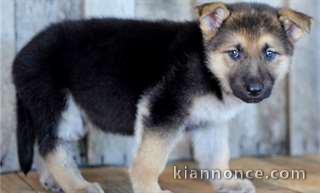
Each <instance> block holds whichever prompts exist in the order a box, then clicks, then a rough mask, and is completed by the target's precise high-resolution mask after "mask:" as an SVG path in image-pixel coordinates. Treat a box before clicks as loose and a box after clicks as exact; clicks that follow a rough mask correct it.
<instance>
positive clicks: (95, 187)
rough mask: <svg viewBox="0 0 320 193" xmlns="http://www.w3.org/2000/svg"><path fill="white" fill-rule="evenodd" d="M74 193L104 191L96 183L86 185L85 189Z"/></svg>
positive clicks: (97, 192) (101, 192) (100, 192)
mask: <svg viewBox="0 0 320 193" xmlns="http://www.w3.org/2000/svg"><path fill="white" fill-rule="evenodd" d="M74 193H104V191H103V189H102V188H101V186H100V185H99V184H98V183H88V185H87V186H86V187H85V188H83V189H81V190H77V191H75V192H74Z"/></svg>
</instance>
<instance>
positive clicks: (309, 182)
mask: <svg viewBox="0 0 320 193" xmlns="http://www.w3.org/2000/svg"><path fill="white" fill-rule="evenodd" d="M231 165H232V168H241V169H244V170H263V172H264V173H265V174H267V175H268V176H269V178H268V179H266V178H264V179H263V181H264V182H265V183H268V184H272V185H275V186H279V187H283V188H287V189H290V190H294V191H298V192H304V193H315V192H317V191H318V190H319V188H320V186H319V182H320V176H319V173H316V172H315V173H313V172H312V173H311V168H308V164H305V165H304V166H303V167H302V168H298V167H296V165H295V163H290V161H288V163H287V164H280V163H279V162H275V161H274V162H270V161H268V160H263V159H256V158H243V159H239V160H235V161H234V162H232V163H231ZM301 169H302V170H306V179H305V180H302V179H300V180H297V179H277V180H276V179H271V178H270V174H271V172H272V171H274V170H278V171H284V170H288V171H291V170H301Z"/></svg>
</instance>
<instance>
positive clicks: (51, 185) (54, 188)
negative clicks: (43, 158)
mask: <svg viewBox="0 0 320 193" xmlns="http://www.w3.org/2000/svg"><path fill="white" fill-rule="evenodd" d="M40 184H41V185H42V187H43V188H44V189H45V190H48V191H50V192H63V190H62V188H61V187H60V186H59V185H58V184H57V183H56V182H55V180H54V179H53V178H52V176H51V175H41V176H40Z"/></svg>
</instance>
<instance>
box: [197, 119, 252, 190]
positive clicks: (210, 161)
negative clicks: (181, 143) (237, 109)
mask: <svg viewBox="0 0 320 193" xmlns="http://www.w3.org/2000/svg"><path fill="white" fill-rule="evenodd" d="M192 142H193V148H194V157H195V160H196V161H197V162H198V165H199V167H200V169H208V170H211V169H218V170H220V171H221V175H220V176H221V178H220V179H211V182H212V184H213V187H214V189H215V190H216V191H217V192H219V193H255V188H254V186H253V184H252V183H251V181H249V180H246V179H245V180H243V179H236V178H231V179H225V178H224V177H223V172H224V171H225V170H229V160H230V155H229V143H228V128H227V127H226V126H225V125H219V126H218V127H217V126H210V127H208V128H206V129H199V130H196V131H194V132H193V134H192Z"/></svg>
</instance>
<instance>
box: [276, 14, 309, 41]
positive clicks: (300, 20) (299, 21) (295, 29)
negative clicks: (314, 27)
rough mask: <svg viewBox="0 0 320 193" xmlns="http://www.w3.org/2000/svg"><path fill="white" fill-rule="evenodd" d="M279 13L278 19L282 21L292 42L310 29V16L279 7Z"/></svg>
mask: <svg viewBox="0 0 320 193" xmlns="http://www.w3.org/2000/svg"><path fill="white" fill-rule="evenodd" d="M279 15H280V17H279V20H280V21H281V22H283V24H284V26H285V28H286V30H287V31H288V33H289V37H290V39H291V40H292V41H293V42H295V41H297V40H299V39H300V38H301V37H302V36H303V35H304V33H305V32H309V31H310V28H311V19H312V18H311V17H309V16H307V15H305V14H303V13H300V12H297V11H294V10H291V9H289V8H281V9H280V10H279Z"/></svg>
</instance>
